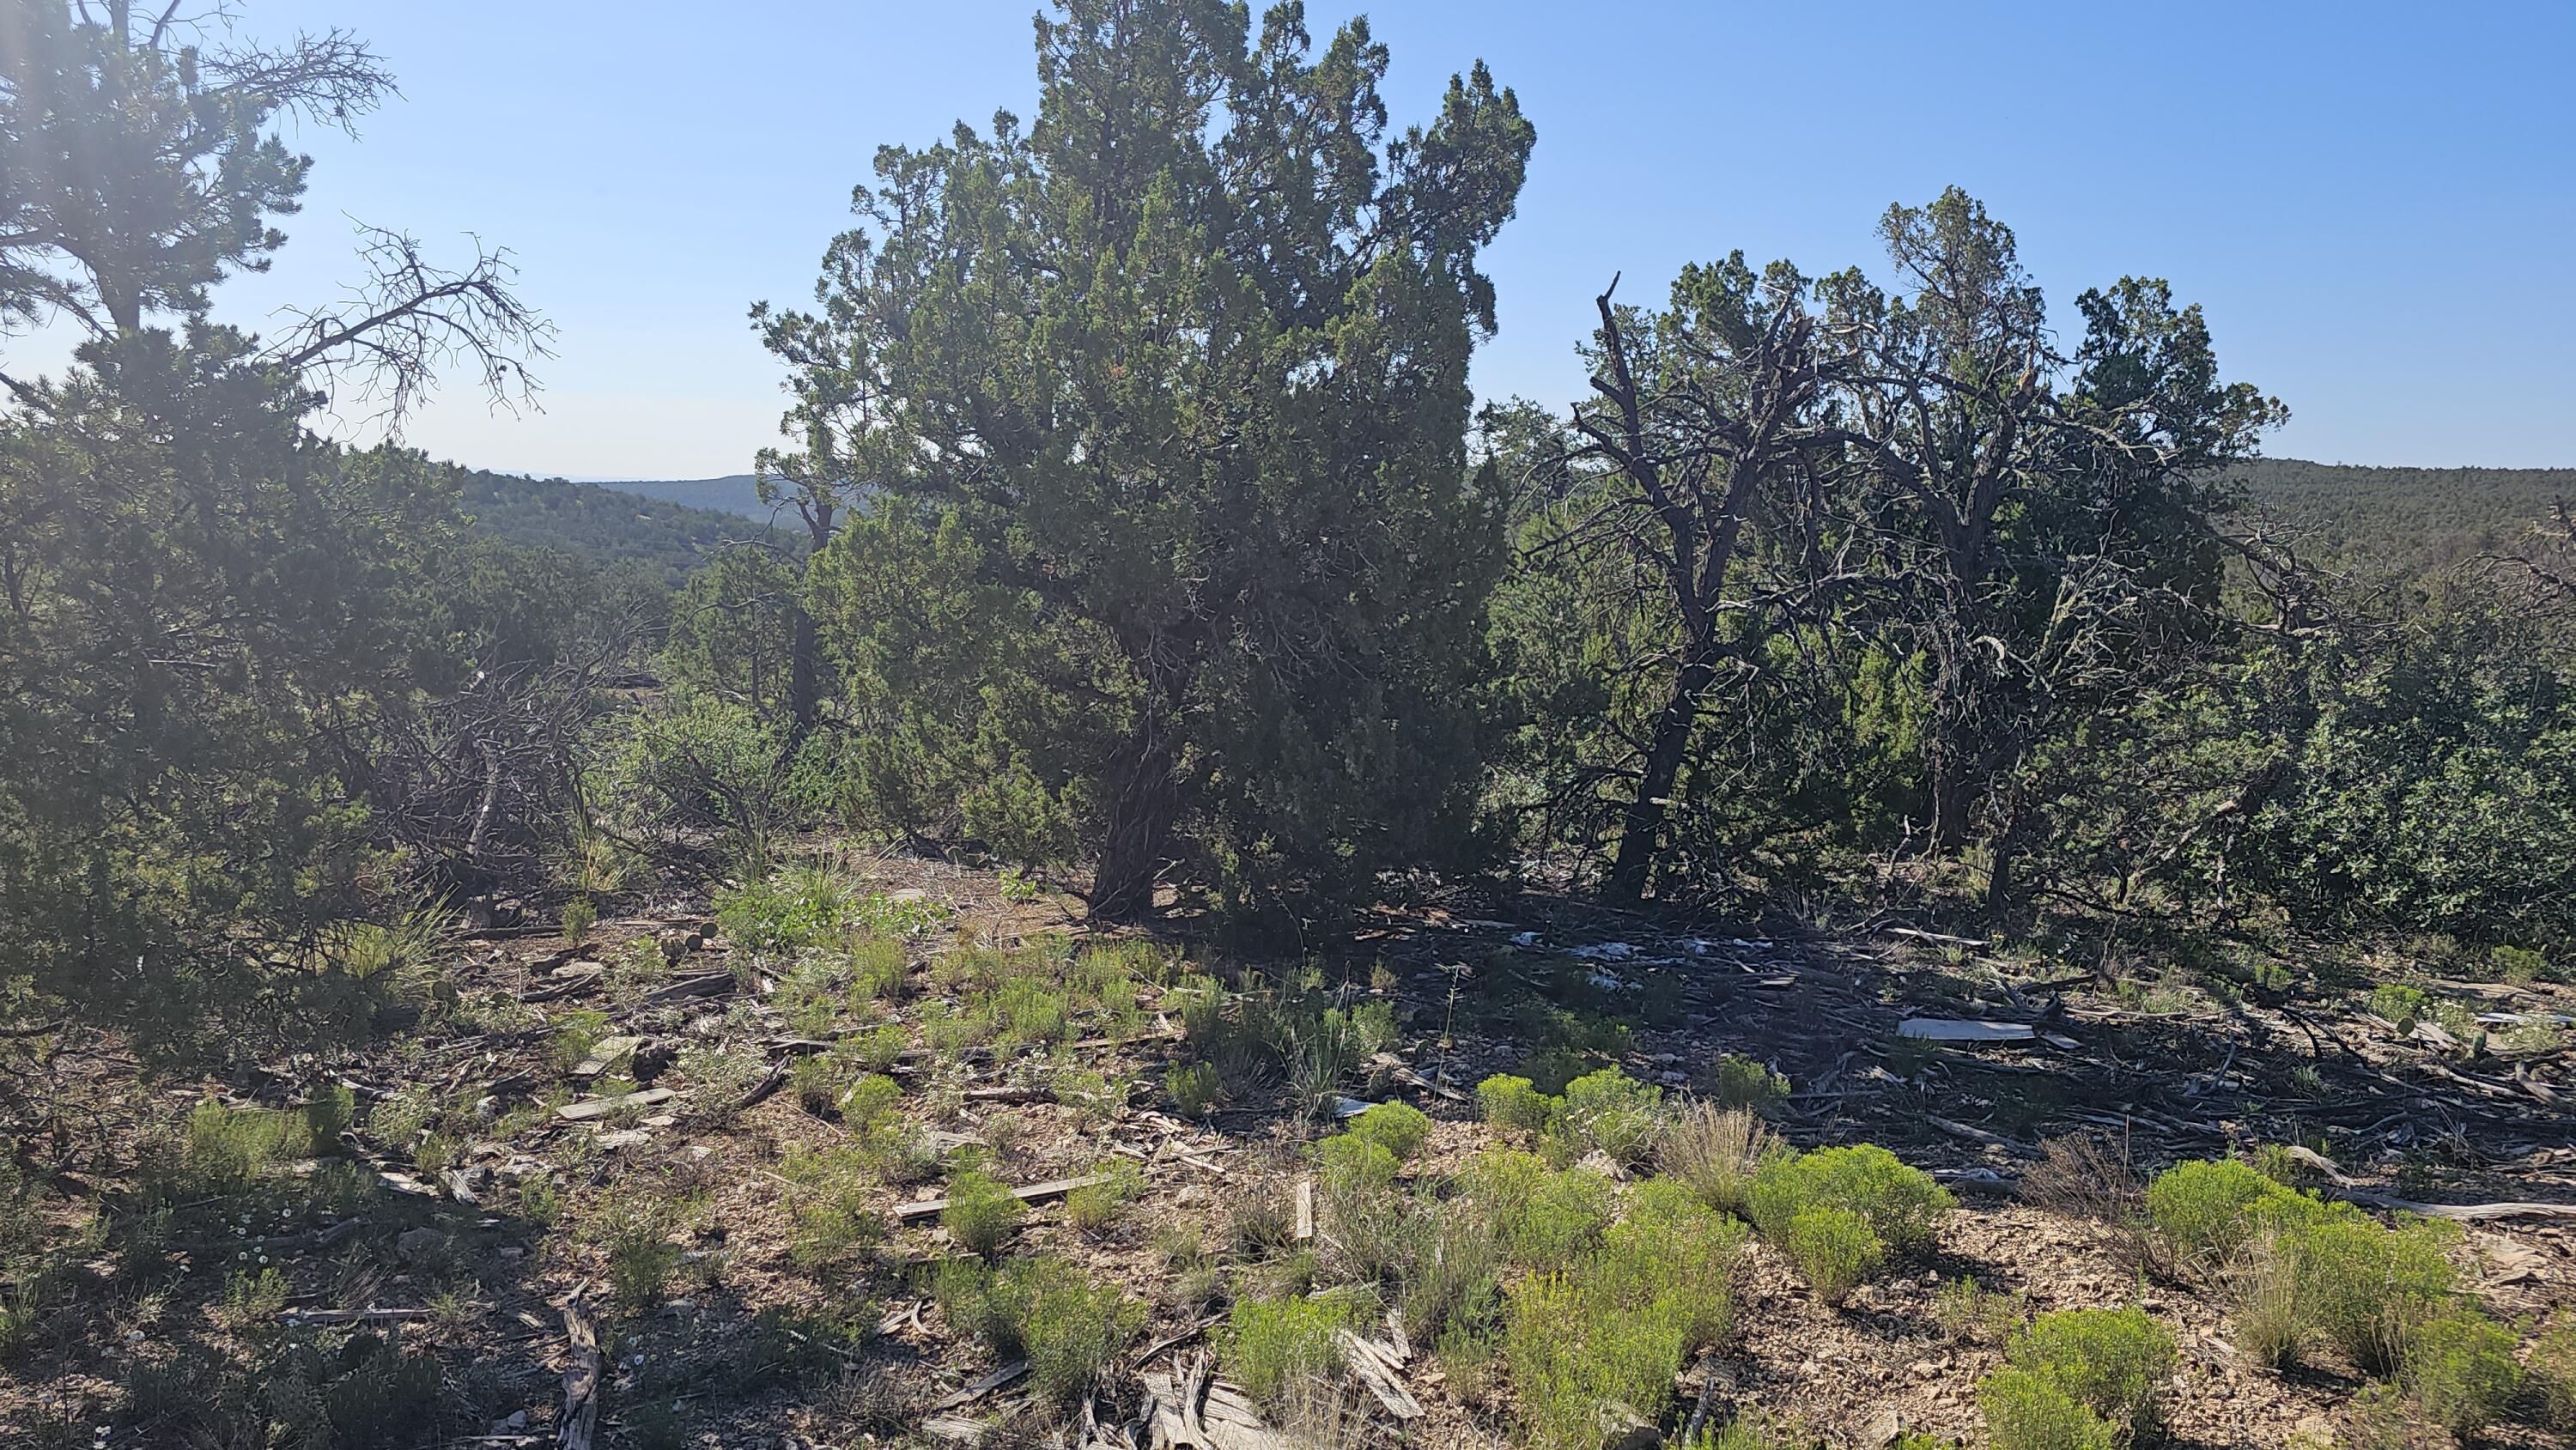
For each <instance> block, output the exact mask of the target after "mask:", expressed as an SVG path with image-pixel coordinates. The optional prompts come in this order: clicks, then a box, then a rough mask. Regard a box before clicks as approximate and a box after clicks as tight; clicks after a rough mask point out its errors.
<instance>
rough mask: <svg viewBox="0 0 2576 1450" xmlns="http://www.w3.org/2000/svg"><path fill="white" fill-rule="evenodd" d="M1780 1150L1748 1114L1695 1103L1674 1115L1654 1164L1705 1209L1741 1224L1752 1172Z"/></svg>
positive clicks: (1743, 1110)
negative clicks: (1732, 1217) (1719, 1211)
mask: <svg viewBox="0 0 2576 1450" xmlns="http://www.w3.org/2000/svg"><path fill="white" fill-rule="evenodd" d="M1781 1146H1782V1145H1781V1142H1780V1139H1779V1136H1778V1135H1777V1134H1775V1133H1773V1132H1772V1131H1771V1129H1770V1127H1769V1126H1768V1125H1766V1124H1765V1123H1764V1122H1763V1121H1762V1120H1761V1119H1760V1118H1758V1117H1756V1116H1754V1114H1753V1112H1752V1110H1751V1109H1749V1108H1722V1107H1719V1106H1718V1105H1717V1104H1715V1103H1708V1102H1698V1103H1692V1104H1691V1105H1690V1106H1688V1107H1686V1108H1683V1109H1682V1110H1681V1111H1680V1112H1678V1113H1676V1114H1674V1115H1673V1120H1672V1123H1671V1125H1670V1126H1668V1127H1667V1128H1665V1129H1664V1135H1663V1138H1662V1140H1661V1141H1660V1142H1658V1143H1657V1144H1656V1146H1655V1161H1656V1165H1657V1166H1658V1167H1660V1168H1662V1169H1663V1171H1664V1172H1665V1173H1667V1174H1669V1175H1671V1176H1672V1177H1674V1178H1676V1179H1679V1180H1680V1181H1681V1182H1683V1183H1685V1184H1687V1185H1689V1187H1690V1190H1691V1191H1692V1192H1693V1193H1696V1194H1698V1195H1699V1196H1700V1198H1701V1199H1702V1200H1703V1201H1705V1202H1706V1203H1707V1204H1708V1205H1709V1207H1711V1208H1718V1209H1723V1210H1725V1211H1726V1212H1728V1213H1731V1214H1734V1215H1736V1216H1737V1217H1739V1218H1741V1217H1744V1216H1746V1214H1745V1200H1746V1193H1747V1191H1748V1190H1749V1189H1750V1188H1751V1186H1752V1183H1753V1174H1754V1171H1755V1170H1756V1169H1759V1168H1760V1167H1761V1166H1762V1160H1763V1159H1764V1158H1766V1157H1768V1156H1770V1155H1772V1154H1773V1153H1776V1152H1778V1151H1779V1150H1780V1148H1781Z"/></svg>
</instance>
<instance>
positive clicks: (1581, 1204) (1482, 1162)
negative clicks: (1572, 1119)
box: [1459, 1148, 1618, 1269]
mask: <svg viewBox="0 0 2576 1450" xmlns="http://www.w3.org/2000/svg"><path fill="white" fill-rule="evenodd" d="M1459 1182H1460V1184H1461V1185H1462V1186H1463V1187H1464V1188H1465V1190H1466V1193H1467V1197H1468V1199H1469V1201H1471V1202H1472V1203H1474V1204H1475V1206H1476V1209H1477V1211H1478V1212H1479V1213H1481V1214H1483V1215H1484V1217H1485V1221H1486V1222H1488V1223H1490V1224H1492V1225H1493V1226H1494V1234H1495V1237H1496V1239H1497V1240H1498V1241H1499V1242H1500V1243H1501V1244H1502V1247H1503V1254H1504V1257H1505V1258H1507V1259H1508V1260H1510V1262H1512V1263H1513V1264H1515V1265H1518V1266H1520V1267H1522V1268H1527V1269H1550V1268H1559V1267H1562V1266H1564V1265H1566V1264H1568V1263H1571V1262H1572V1261H1573V1260H1574V1258H1575V1256H1577V1255H1578V1254H1581V1253H1582V1252H1584V1251H1585V1250H1586V1249H1588V1248H1590V1247H1591V1246H1592V1244H1593V1242H1594V1241H1595V1240H1597V1239H1598V1238H1599V1237H1600V1235H1601V1230H1602V1229H1603V1228H1605V1227H1607V1226H1608V1224H1609V1222H1610V1217H1611V1213H1612V1210H1613V1208H1614V1206H1615V1203H1616V1200H1617V1196H1618V1194H1617V1190H1616V1188H1615V1187H1614V1186H1613V1185H1612V1184H1611V1182H1610V1180H1608V1179H1606V1178H1604V1177H1602V1176H1601V1175H1600V1174H1598V1173H1594V1172H1592V1171H1591V1170H1589V1169H1584V1168H1571V1169H1564V1170H1559V1169H1557V1168H1554V1167H1551V1166H1549V1164H1548V1162H1547V1160H1546V1159H1544V1158H1541V1157H1539V1156H1538V1155H1537V1154H1535V1153H1524V1152H1520V1151H1518V1150H1516V1149H1510V1148H1489V1149H1487V1150H1485V1151H1484V1152H1482V1153H1479V1154H1477V1155H1476V1156H1475V1157H1474V1158H1471V1159H1469V1160H1468V1161H1467V1164H1466V1166H1465V1168H1464V1169H1462V1170H1461V1171H1460V1173H1459Z"/></svg>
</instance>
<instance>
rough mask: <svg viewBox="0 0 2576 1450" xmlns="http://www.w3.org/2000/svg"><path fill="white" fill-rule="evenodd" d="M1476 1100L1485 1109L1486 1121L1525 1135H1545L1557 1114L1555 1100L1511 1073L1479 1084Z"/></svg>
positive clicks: (1528, 1081) (1497, 1075)
mask: <svg viewBox="0 0 2576 1450" xmlns="http://www.w3.org/2000/svg"><path fill="white" fill-rule="evenodd" d="M1476 1101H1477V1103H1478V1104H1479V1105H1480V1106H1482V1107H1483V1108H1484V1110H1485V1121H1486V1122H1488V1123H1491V1124H1493V1125H1494V1126H1496V1127H1498V1128H1517V1129H1519V1130H1520V1131H1522V1132H1524V1133H1538V1132H1544V1131H1545V1130H1546V1128H1547V1125H1548V1121H1549V1120H1550V1119H1551V1118H1552V1117H1554V1116H1555V1112H1556V1102H1555V1100H1554V1099H1553V1098H1550V1097H1549V1096H1548V1095H1547V1094H1545V1093H1542V1092H1540V1091H1539V1090H1538V1089H1537V1088H1536V1087H1533V1086H1532V1085H1531V1084H1530V1080H1529V1079H1528V1078H1525V1077H1513V1076H1511V1075H1510V1074H1508V1073H1496V1074H1495V1075H1494V1076H1492V1077H1489V1078H1487V1079H1485V1080H1484V1081H1483V1082H1480V1083H1478V1084H1476Z"/></svg>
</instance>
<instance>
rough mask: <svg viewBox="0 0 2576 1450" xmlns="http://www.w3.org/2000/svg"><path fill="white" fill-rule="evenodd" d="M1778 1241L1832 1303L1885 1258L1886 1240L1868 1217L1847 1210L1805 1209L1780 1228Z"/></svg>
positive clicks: (1820, 1294) (1812, 1285)
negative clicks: (1872, 1226)
mask: <svg viewBox="0 0 2576 1450" xmlns="http://www.w3.org/2000/svg"><path fill="white" fill-rule="evenodd" d="M1779 1240H1780V1249H1781V1252H1783V1253H1785V1254H1787V1255H1788V1256H1789V1262H1790V1263H1792V1264H1795V1265H1797V1267H1798V1273H1799V1275H1800V1276H1801V1277H1802V1278H1804V1279H1805V1280H1806V1281H1807V1285H1808V1287H1809V1288H1812V1289H1814V1290H1815V1291H1816V1297H1818V1298H1820V1299H1822V1300H1824V1301H1825V1302H1826V1303H1828V1304H1840V1303H1841V1302H1843V1300H1844V1299H1845V1298H1847V1297H1849V1296H1850V1294H1851V1291H1852V1290H1854V1289H1856V1288H1858V1287H1860V1285H1861V1284H1862V1283H1864V1282H1866V1281H1867V1280H1868V1279H1869V1277H1870V1276H1871V1275H1873V1274H1875V1273H1877V1272H1878V1271H1879V1269H1880V1268H1881V1267H1882V1266H1884V1265H1885V1264H1886V1262H1887V1244H1886V1241H1885V1240H1883V1239H1881V1238H1880V1237H1879V1236H1878V1231H1877V1230H1876V1229H1874V1228H1871V1227H1870V1224H1869V1220H1868V1219H1866V1218H1863V1217H1862V1216H1861V1215H1859V1214H1858V1213H1855V1212H1853V1211H1852V1210H1850V1209H1848V1208H1834V1207H1831V1206H1826V1205H1818V1206H1816V1207H1812V1208H1805V1209H1801V1210H1799V1211H1798V1212H1797V1213H1796V1214H1795V1215H1793V1216H1792V1217H1791V1218H1790V1219H1789V1221H1788V1223H1787V1225H1786V1226H1785V1227H1783V1228H1782V1230H1781V1232H1780V1235H1779Z"/></svg>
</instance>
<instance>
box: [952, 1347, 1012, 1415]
mask: <svg viewBox="0 0 2576 1450" xmlns="http://www.w3.org/2000/svg"><path fill="white" fill-rule="evenodd" d="M1028 1372H1029V1362H1028V1361H1027V1360H1025V1359H1015V1360H1012V1361H1011V1362H1010V1363H1009V1364H1006V1365H1002V1366H1000V1367H999V1368H996V1369H989V1370H986V1371H985V1372H984V1373H982V1374H979V1375H977V1376H976V1377H975V1378H973V1379H971V1380H969V1381H967V1382H966V1383H965V1384H964V1385H962V1386H960V1387H959V1388H958V1389H956V1390H954V1391H952V1392H950V1393H949V1394H947V1395H945V1396H943V1397H942V1398H940V1399H939V1400H937V1401H935V1402H933V1403H932V1405H931V1407H930V1408H932V1409H934V1410H953V1409H956V1408H957V1407H958V1406H959V1405H971V1404H973V1403H975V1402H976V1401H977V1400H980V1399H982V1398H984V1397H985V1396H986V1395H989V1394H991V1393H992V1392H993V1391H995V1390H998V1389H1000V1388H1001V1387H1002V1386H1004V1385H1007V1384H1009V1383H1011V1382H1012V1381H1014V1380H1017V1379H1018V1378H1019V1377H1020V1376H1022V1375H1024V1374H1027V1373H1028Z"/></svg>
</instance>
